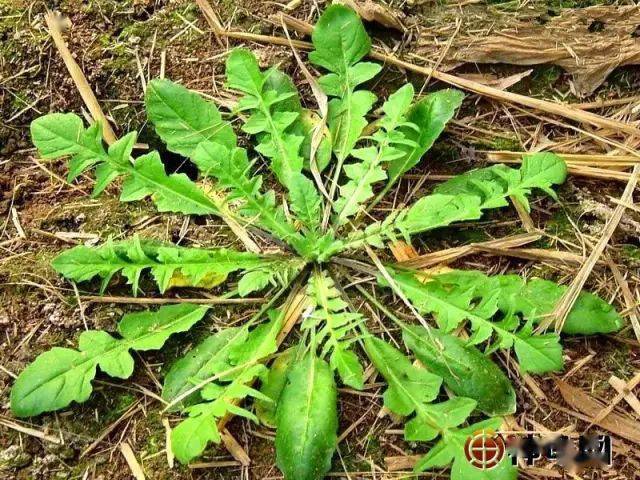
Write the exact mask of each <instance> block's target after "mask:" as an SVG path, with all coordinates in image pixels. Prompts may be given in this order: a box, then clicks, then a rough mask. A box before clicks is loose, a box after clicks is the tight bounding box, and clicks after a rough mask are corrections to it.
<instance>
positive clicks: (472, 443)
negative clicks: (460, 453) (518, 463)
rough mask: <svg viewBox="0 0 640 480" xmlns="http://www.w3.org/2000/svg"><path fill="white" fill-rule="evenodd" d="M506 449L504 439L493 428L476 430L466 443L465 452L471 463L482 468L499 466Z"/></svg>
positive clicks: (487, 468) (489, 468) (488, 468)
mask: <svg viewBox="0 0 640 480" xmlns="http://www.w3.org/2000/svg"><path fill="white" fill-rule="evenodd" d="M504 451H505V445H504V440H503V439H502V437H501V436H500V435H498V434H496V432H494V431H492V430H480V431H478V432H474V433H473V435H472V436H470V437H469V438H467V441H466V443H465V445H464V454H465V456H466V457H467V460H468V461H469V463H470V464H471V465H473V466H474V467H476V468H479V469H482V470H491V469H492V468H495V467H497V466H498V464H499V463H500V461H501V460H502V459H503V458H504Z"/></svg>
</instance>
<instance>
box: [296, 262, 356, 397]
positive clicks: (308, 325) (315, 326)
mask: <svg viewBox="0 0 640 480" xmlns="http://www.w3.org/2000/svg"><path fill="white" fill-rule="evenodd" d="M307 294H308V295H309V297H310V300H311V301H312V302H313V307H314V310H313V312H312V313H311V314H310V315H309V316H308V317H307V318H305V320H304V322H303V324H302V329H303V330H315V338H316V341H317V342H318V344H322V343H323V342H324V346H323V349H322V353H323V356H324V355H325V354H327V353H330V354H331V357H330V365H331V367H332V368H334V369H335V370H337V372H338V374H339V375H340V378H341V379H342V381H343V382H344V384H345V385H349V386H351V387H353V388H355V389H357V390H361V389H362V388H363V386H364V369H363V368H362V365H361V364H360V362H359V361H358V357H357V355H355V354H354V353H353V352H352V351H351V350H350V346H351V343H352V342H353V340H350V339H349V338H348V337H347V335H348V334H349V333H350V332H352V331H353V330H354V329H355V328H356V327H357V326H358V325H359V324H361V323H362V322H363V321H364V318H363V317H362V315H360V314H359V313H355V312H350V311H348V309H347V303H346V302H345V301H344V300H342V298H341V295H340V292H339V291H338V289H337V288H336V286H335V283H334V281H333V279H332V278H331V277H330V276H329V275H328V274H327V272H326V271H319V270H318V271H316V272H314V274H313V276H312V277H311V279H310V280H309V285H308V287H307Z"/></svg>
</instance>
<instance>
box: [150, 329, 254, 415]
mask: <svg viewBox="0 0 640 480" xmlns="http://www.w3.org/2000/svg"><path fill="white" fill-rule="evenodd" d="M247 335H248V330H247V329H246V328H242V327H237V328H225V329H224V330H221V331H220V332H218V333H216V334H214V335H211V336H209V337H207V338H206V339H205V340H203V341H202V342H201V343H199V344H198V345H197V346H196V347H194V348H193V349H191V350H190V351H189V352H187V354H186V355H185V356H184V357H182V358H181V359H179V360H178V361H177V362H175V363H174V364H173V365H172V366H171V369H170V370H169V372H168V373H167V376H166V377H165V379H164V384H163V386H162V398H163V399H164V400H166V401H167V402H171V401H173V400H174V399H176V398H177V397H179V396H180V395H182V394H183V393H185V392H187V391H188V390H190V389H191V388H193V387H194V386H195V385H197V384H198V383H199V382H202V381H203V380H205V379H206V378H208V377H211V376H212V375H215V374H217V373H220V372H224V371H227V370H229V369H231V367H232V365H231V362H230V360H229V354H230V352H231V349H232V348H233V347H234V346H235V345H238V344H240V343H242V342H245V341H246V339H247ZM199 399H200V394H199V392H195V393H193V394H192V395H190V396H188V397H186V398H185V399H184V400H183V401H182V402H180V403H179V404H177V405H176V408H175V409H178V408H184V407H185V406H188V405H192V404H194V403H195V402H197V401H198V400H199Z"/></svg>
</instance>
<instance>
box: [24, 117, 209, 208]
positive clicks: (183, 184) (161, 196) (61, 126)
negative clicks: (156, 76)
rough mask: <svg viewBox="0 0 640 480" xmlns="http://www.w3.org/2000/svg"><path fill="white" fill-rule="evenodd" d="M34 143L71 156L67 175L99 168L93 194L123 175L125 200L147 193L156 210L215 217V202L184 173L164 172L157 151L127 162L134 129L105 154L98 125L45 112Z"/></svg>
mask: <svg viewBox="0 0 640 480" xmlns="http://www.w3.org/2000/svg"><path fill="white" fill-rule="evenodd" d="M31 131H32V137H33V143H34V144H35V145H36V147H37V148H38V150H39V152H40V154H41V155H42V156H43V157H45V158H56V157H58V156H66V155H71V156H72V159H71V162H70V164H69V170H70V172H69V176H70V179H72V178H75V177H76V176H78V175H80V174H81V173H83V172H84V171H86V170H87V169H89V168H91V167H94V166H97V167H98V169H97V175H98V177H97V182H96V190H95V191H94V193H95V194H97V193H100V192H101V191H102V190H104V188H105V187H106V186H107V185H108V184H109V183H110V182H112V181H113V180H114V179H115V178H117V177H118V176H124V177H125V183H124V185H123V189H122V194H121V196H120V200H122V201H123V202H129V201H134V200H141V199H143V198H145V197H147V196H151V197H152V199H153V201H154V203H155V204H156V205H157V207H158V210H159V211H160V212H177V213H184V214H194V215H208V214H212V215H218V214H219V210H218V207H217V205H216V203H215V202H214V201H213V200H212V199H211V198H210V197H209V196H208V195H207V194H206V193H205V192H203V191H202V190H201V189H200V188H199V187H198V186H197V185H196V184H195V183H193V182H192V181H191V180H189V178H188V177H187V176H186V175H185V174H183V173H174V174H171V175H167V174H166V172H165V169H164V165H163V164H162V161H161V160H160V155H159V154H158V152H150V153H148V154H146V155H142V156H141V157H138V158H137V159H136V160H135V161H134V163H133V164H131V163H130V162H129V161H128V155H127V154H130V150H129V148H130V147H132V145H133V142H135V133H134V132H132V133H130V134H128V135H127V136H126V137H124V138H122V139H121V140H119V141H118V142H116V143H115V144H114V145H112V147H111V148H110V149H109V152H105V151H104V148H103V147H102V144H101V136H100V132H101V130H100V128H99V125H98V124H94V125H92V126H91V127H89V128H87V129H85V128H84V127H83V125H82V120H81V119H80V117H78V116H77V115H74V114H71V113H67V114H57V113H53V114H49V115H45V116H43V117H40V118H38V119H36V120H34V122H33V124H32V129H31Z"/></svg>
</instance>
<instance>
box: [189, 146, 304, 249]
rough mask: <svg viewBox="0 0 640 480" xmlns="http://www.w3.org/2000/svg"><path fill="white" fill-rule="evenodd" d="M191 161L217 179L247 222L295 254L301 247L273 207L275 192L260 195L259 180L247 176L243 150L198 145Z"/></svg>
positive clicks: (298, 238)
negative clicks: (256, 225)
mask: <svg viewBox="0 0 640 480" xmlns="http://www.w3.org/2000/svg"><path fill="white" fill-rule="evenodd" d="M194 159H195V161H196V162H199V163H201V164H203V165H204V164H206V165H208V169H207V170H208V172H209V173H210V174H211V175H212V176H214V177H216V178H217V179H218V182H219V186H220V187H222V188H224V189H227V190H228V191H229V194H228V198H227V200H228V201H238V202H240V206H239V213H240V214H241V215H242V216H243V217H245V219H246V220H247V221H252V222H257V223H258V224H259V225H260V226H261V227H263V228H265V229H266V230H268V231H269V232H270V233H272V234H273V235H275V236H276V237H278V238H279V239H281V240H283V241H284V242H286V243H288V244H289V245H291V246H293V247H294V248H295V249H296V250H297V251H298V252H300V251H301V250H303V249H304V248H305V246H306V245H307V243H308V242H305V239H304V238H303V237H302V235H300V233H299V232H298V231H297V230H296V229H295V227H294V226H293V225H292V224H291V223H289V221H288V220H287V217H286V215H285V213H284V210H283V209H282V207H281V206H279V205H276V202H275V193H274V192H273V191H269V192H267V193H266V194H263V193H262V192H261V191H260V188H261V186H262V177H261V176H260V175H253V176H249V173H250V172H249V170H250V164H249V159H248V158H247V152H246V150H244V149H241V148H234V149H233V150H226V149H225V148H224V147H223V146H221V145H218V144H215V143H208V142H202V143H201V144H200V145H198V147H197V148H196V151H195V153H194Z"/></svg>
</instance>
